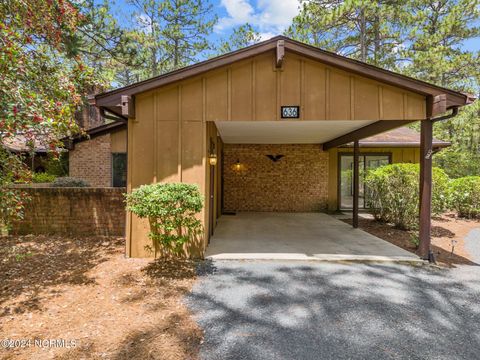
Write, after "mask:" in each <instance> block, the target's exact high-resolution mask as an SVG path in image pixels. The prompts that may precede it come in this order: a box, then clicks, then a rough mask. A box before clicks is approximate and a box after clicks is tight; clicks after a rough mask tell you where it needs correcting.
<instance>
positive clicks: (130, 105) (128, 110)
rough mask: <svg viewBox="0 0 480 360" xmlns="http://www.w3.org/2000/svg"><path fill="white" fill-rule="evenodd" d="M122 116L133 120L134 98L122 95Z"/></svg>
mask: <svg viewBox="0 0 480 360" xmlns="http://www.w3.org/2000/svg"><path fill="white" fill-rule="evenodd" d="M121 100H122V104H121V107H122V116H124V117H126V118H134V117H135V98H134V97H133V96H130V95H122V96H121Z"/></svg>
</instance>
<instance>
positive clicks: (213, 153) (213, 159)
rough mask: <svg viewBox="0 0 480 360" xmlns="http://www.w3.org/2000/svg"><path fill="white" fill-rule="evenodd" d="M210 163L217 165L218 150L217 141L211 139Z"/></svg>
mask: <svg viewBox="0 0 480 360" xmlns="http://www.w3.org/2000/svg"><path fill="white" fill-rule="evenodd" d="M208 163H209V164H210V165H212V166H215V165H217V152H216V150H215V143H214V142H213V141H212V139H210V154H209V155H208Z"/></svg>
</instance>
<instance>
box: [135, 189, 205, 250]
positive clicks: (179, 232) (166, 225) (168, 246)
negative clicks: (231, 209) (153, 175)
mask: <svg viewBox="0 0 480 360" xmlns="http://www.w3.org/2000/svg"><path fill="white" fill-rule="evenodd" d="M126 203H127V210H129V211H131V212H132V213H134V214H135V215H137V216H138V217H140V218H145V219H148V221H149V223H150V233H149V236H150V238H151V239H152V242H153V246H154V247H153V249H152V248H150V247H149V250H150V251H152V252H154V253H155V257H157V253H158V252H159V251H160V255H161V257H171V256H178V255H180V254H181V253H182V251H183V249H184V244H186V243H188V242H189V241H192V240H193V239H195V237H197V236H198V235H200V234H201V232H202V224H201V222H200V221H199V220H198V219H197V218H196V217H195V215H196V214H198V213H199V212H200V211H201V210H202V208H203V198H202V195H201V194H200V191H199V189H198V186H196V185H190V184H183V183H170V184H163V183H158V184H151V185H143V186H140V187H139V188H137V189H135V190H133V191H132V192H131V193H130V194H127V195H126Z"/></svg>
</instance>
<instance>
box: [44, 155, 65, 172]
mask: <svg viewBox="0 0 480 360" xmlns="http://www.w3.org/2000/svg"><path fill="white" fill-rule="evenodd" d="M41 165H42V166H43V167H44V168H45V172H46V173H48V174H51V175H55V177H65V176H68V153H67V152H63V153H61V154H60V155H59V156H58V157H55V156H52V155H48V156H47V157H46V158H45V159H43V160H42V161H41Z"/></svg>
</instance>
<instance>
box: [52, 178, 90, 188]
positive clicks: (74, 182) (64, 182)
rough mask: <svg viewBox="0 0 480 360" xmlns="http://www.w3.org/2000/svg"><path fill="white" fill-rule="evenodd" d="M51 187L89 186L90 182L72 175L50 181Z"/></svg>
mask: <svg viewBox="0 0 480 360" xmlns="http://www.w3.org/2000/svg"><path fill="white" fill-rule="evenodd" d="M52 187H90V184H89V183H88V182H87V181H85V180H83V179H78V178H74V177H59V178H56V179H55V181H54V182H53V183H52Z"/></svg>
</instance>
